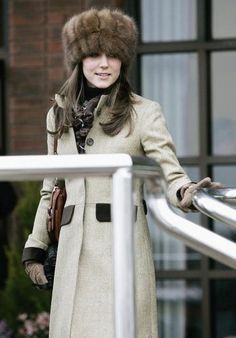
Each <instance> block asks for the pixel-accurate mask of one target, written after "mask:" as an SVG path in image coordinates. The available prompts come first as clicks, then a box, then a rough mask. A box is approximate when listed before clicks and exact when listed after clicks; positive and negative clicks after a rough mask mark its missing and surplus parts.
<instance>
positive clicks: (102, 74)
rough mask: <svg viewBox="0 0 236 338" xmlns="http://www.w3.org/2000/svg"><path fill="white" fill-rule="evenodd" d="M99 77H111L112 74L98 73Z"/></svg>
mask: <svg viewBox="0 0 236 338" xmlns="http://www.w3.org/2000/svg"><path fill="white" fill-rule="evenodd" d="M96 75H97V76H100V77H108V76H110V75H111V74H110V73H96Z"/></svg>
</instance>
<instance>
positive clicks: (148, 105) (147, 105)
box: [133, 93, 161, 111]
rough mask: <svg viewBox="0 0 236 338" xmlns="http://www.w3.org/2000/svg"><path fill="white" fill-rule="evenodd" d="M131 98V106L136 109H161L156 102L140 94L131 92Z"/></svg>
mask: <svg viewBox="0 0 236 338" xmlns="http://www.w3.org/2000/svg"><path fill="white" fill-rule="evenodd" d="M133 99H134V105H133V107H134V109H135V110H136V111H140V110H145V111H147V110H148V111H149V110H161V106H160V104H159V103H158V102H156V101H153V100H150V99H147V98H145V97H143V96H141V95H137V94H134V93H133Z"/></svg>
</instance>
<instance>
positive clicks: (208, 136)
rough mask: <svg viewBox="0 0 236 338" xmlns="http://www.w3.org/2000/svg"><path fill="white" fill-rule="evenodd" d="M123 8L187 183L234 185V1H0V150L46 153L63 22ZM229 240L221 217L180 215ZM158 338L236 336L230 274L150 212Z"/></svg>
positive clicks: (144, 83)
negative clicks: (90, 11)
mask: <svg viewBox="0 0 236 338" xmlns="http://www.w3.org/2000/svg"><path fill="white" fill-rule="evenodd" d="M94 5H96V6H99V7H102V6H104V5H109V6H115V7H120V8H123V9H124V10H125V11H127V12H128V13H129V14H131V15H132V16H134V17H135V19H136V21H137V23H138V26H139V30H140V36H139V46H138V57H137V59H136V60H135V62H134V64H133V67H132V70H131V74H130V76H131V79H132V82H133V86H134V88H135V89H136V91H137V92H138V93H140V94H142V95H144V96H146V97H148V98H150V99H154V100H156V101H159V102H160V103H161V105H162V107H163V110H164V113H165V116H166V120H167V124H168V127H169V129H170V132H171V134H172V136H173V139H174V142H175V144H176V149H177V154H178V157H179V159H180V161H181V163H182V165H183V166H184V167H185V168H186V170H187V172H188V173H189V175H190V176H191V178H192V179H193V180H198V179H200V178H202V177H205V176H208V175H209V176H211V177H213V178H214V180H219V181H221V182H223V183H224V184H225V185H226V186H232V187H233V186H236V178H235V172H236V114H235V107H236V95H235V88H236V20H235V13H236V1H234V0H224V1H221V0H178V1H177V0H123V1H122V0H120V1H118V0H117V1H115V0H113V1H112V0H111V1H99V0H97V1H86V0H81V1H80V0H37V1H36V0H9V1H7V0H0V15H1V18H0V153H1V154H17V155H21V154H43V153H45V152H46V146H45V145H46V142H44V141H46V139H45V136H46V134H45V117H46V113H47V110H48V108H49V107H50V105H51V98H52V97H53V95H54V93H55V92H56V90H57V89H58V88H59V87H60V85H61V84H62V82H63V79H64V76H65V73H64V69H63V66H62V65H63V55H62V47H61V27H62V25H63V23H64V22H65V21H66V19H67V18H68V17H70V16H71V15H73V14H74V13H77V12H79V11H81V10H84V9H87V8H89V7H91V6H94ZM184 217H188V218H189V219H191V220H194V221H195V222H197V223H201V224H202V225H203V226H204V227H206V228H209V229H212V230H213V231H215V232H217V233H219V234H222V235H224V236H225V237H227V238H229V239H231V240H234V239H235V238H236V235H235V233H234V232H233V231H232V230H230V229H228V228H227V227H226V226H225V225H224V224H221V223H219V222H213V221H212V220H210V219H209V218H207V217H204V216H202V215H200V214H198V213H196V214H191V215H187V216H184ZM150 231H151V235H152V241H153V254H154V259H155V266H156V276H157V299H158V309H159V311H158V312H159V335H160V338H229V337H236V321H235V318H236V293H235V288H236V272H235V271H233V270H231V269H228V268H226V267H225V266H223V265H221V264H219V263H217V262H215V261H213V260H211V259H209V258H207V257H205V256H202V255H200V254H198V253H197V252H195V251H193V250H190V249H189V248H187V247H185V246H184V245H183V244H182V243H181V242H180V241H177V240H175V239H173V238H171V237H170V236H168V235H166V234H165V233H163V232H162V231H161V230H160V229H159V228H158V227H156V226H155V225H154V224H153V222H152V220H151V219H150Z"/></svg>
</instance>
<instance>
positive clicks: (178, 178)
mask: <svg viewBox="0 0 236 338" xmlns="http://www.w3.org/2000/svg"><path fill="white" fill-rule="evenodd" d="M140 122H141V124H140V135H141V144H142V147H143V149H144V152H145V154H146V155H147V156H149V157H151V158H153V159H154V160H156V161H157V162H158V163H159V164H160V166H161V168H162V170H163V174H164V178H165V180H166V182H167V197H168V199H169V201H170V203H171V204H173V205H174V206H177V203H178V198H177V191H178V190H179V189H180V188H181V187H182V186H183V185H184V184H186V183H189V182H191V180H190V179H189V177H188V176H187V174H186V173H185V171H184V169H183V168H182V167H181V166H180V163H179V161H178V159H177V157H176V150H175V146H174V143H173V141H172V138H171V135H170V133H169V131H168V129H167V127H166V122H165V119H164V116H163V114H162V111H161V107H160V105H159V104H158V103H157V102H152V101H151V103H150V104H149V105H148V107H147V109H146V110H145V111H144V112H143V114H142V118H141V121H140Z"/></svg>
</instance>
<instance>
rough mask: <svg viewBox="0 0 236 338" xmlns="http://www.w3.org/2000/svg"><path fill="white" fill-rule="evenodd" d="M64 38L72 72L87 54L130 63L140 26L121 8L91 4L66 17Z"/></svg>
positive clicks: (66, 57)
mask: <svg viewBox="0 0 236 338" xmlns="http://www.w3.org/2000/svg"><path fill="white" fill-rule="evenodd" d="M62 42H63V47H64V55H65V64H66V67H67V69H68V71H69V73H71V72H72V71H73V69H74V67H75V66H76V64H78V63H79V62H80V61H81V60H82V59H83V58H84V57H86V56H88V55H93V54H100V53H105V54H106V55H108V56H109V55H113V56H115V57H118V58H119V59H120V60H121V62H122V63H123V64H124V65H125V66H129V64H130V62H131V60H132V58H133V57H134V55H135V52H136V45H137V27H136V25H135V22H134V20H133V19H132V18H131V17H129V16H128V15H125V14H124V13H123V12H121V11H120V10H118V9H113V10H112V9H108V8H104V9H101V10H97V9H95V8H92V9H89V10H87V11H84V12H82V13H80V14H78V15H75V16H73V17H72V18H71V19H69V21H67V23H66V24H65V26H64V27H63V31H62Z"/></svg>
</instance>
